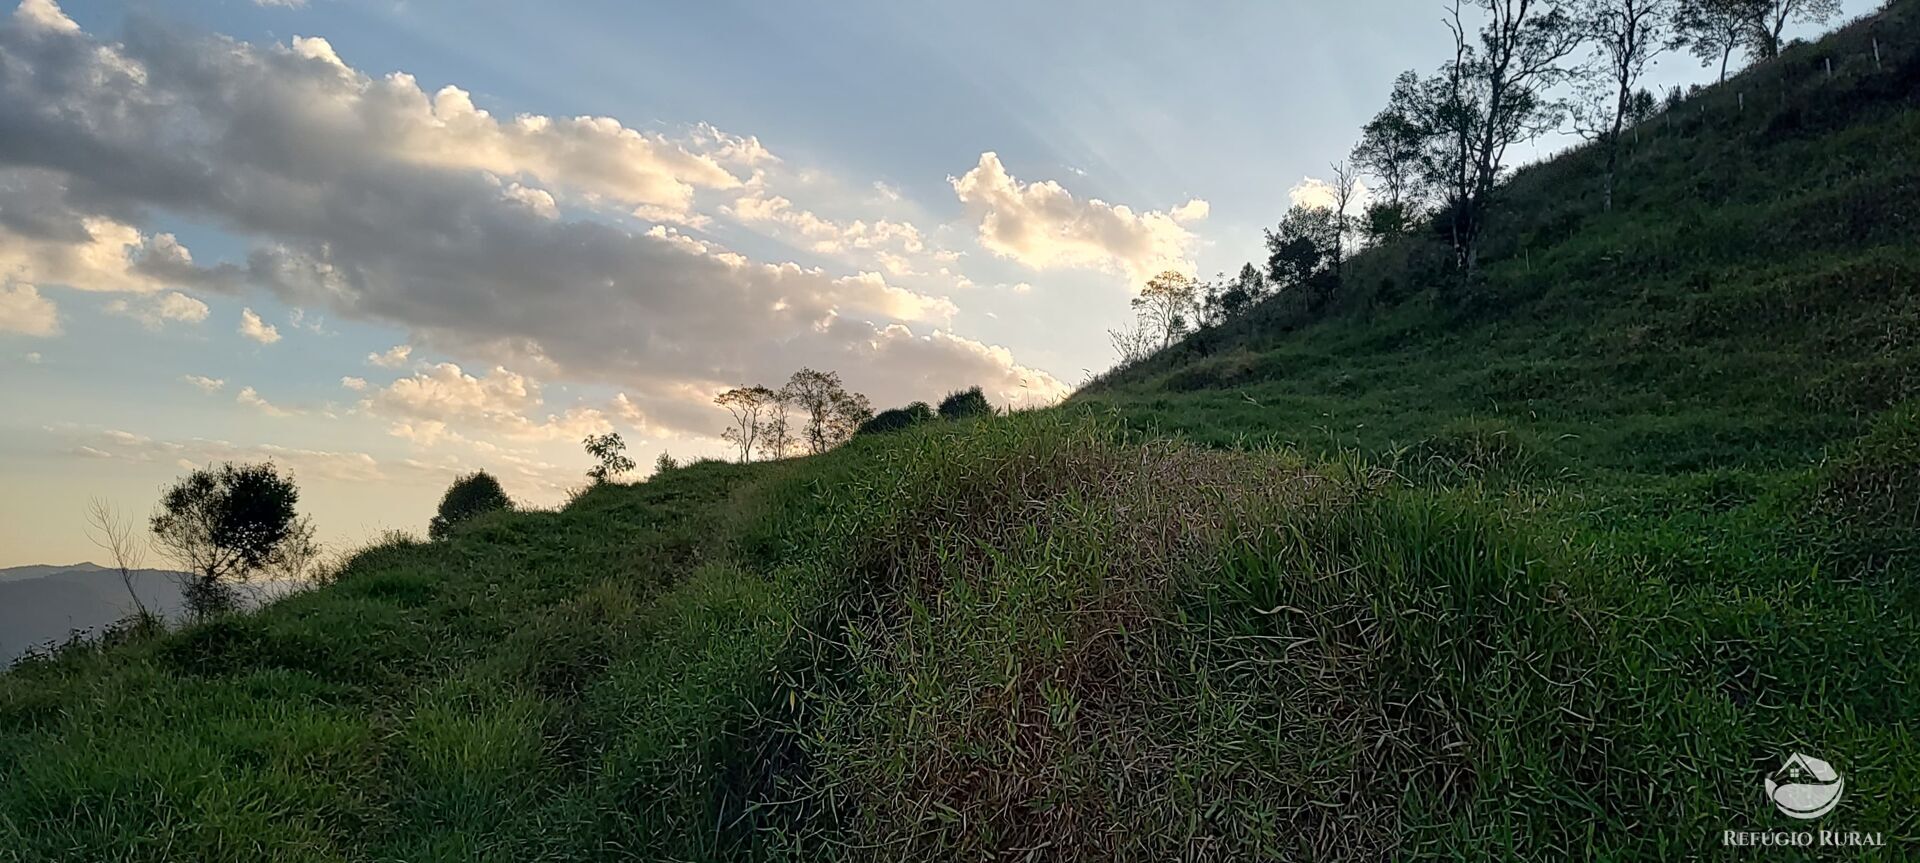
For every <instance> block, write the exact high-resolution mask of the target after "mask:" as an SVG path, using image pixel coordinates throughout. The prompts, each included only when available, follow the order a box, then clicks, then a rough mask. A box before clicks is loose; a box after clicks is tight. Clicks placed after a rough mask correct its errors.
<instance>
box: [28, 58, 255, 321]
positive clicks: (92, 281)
mask: <svg viewBox="0 0 1920 863" xmlns="http://www.w3.org/2000/svg"><path fill="white" fill-rule="evenodd" d="M5 92H6V88H5V84H4V81H3V80H0V94H4V93H5ZM75 185H76V183H75V182H74V181H72V180H70V179H69V178H65V177H62V176H61V175H60V174H58V173H56V172H53V171H48V170H44V169H42V168H38V167H26V166H11V167H9V166H5V165H4V164H0V282H6V281H14V282H28V283H33V284H39V285H64V286H66V287H70V288H74V289H77V290H82V291H99V292H130V293H151V292H156V291H161V290H165V289H166V288H168V287H169V286H172V285H176V284H181V283H189V282H191V283H203V284H206V285H209V286H218V285H219V284H220V283H221V282H222V280H223V279H229V278H231V275H232V274H231V273H227V272H223V271H220V270H217V269H216V270H206V269H203V268H200V267H197V266H195V265H194V263H193V255H192V254H191V253H190V252H189V251H188V250H187V247H186V246H183V245H181V244H180V242H179V241H178V240H177V239H175V238H174V236H173V235H172V234H168V233H164V232H163V233H155V234H146V233H143V232H141V231H140V229H139V228H137V227H135V226H134V225H132V224H129V223H128V222H127V221H125V218H124V217H123V216H120V215H112V214H107V213H102V212H97V211H94V210H93V209H91V208H89V207H81V206H78V205H76V204H75V203H74V197H75V195H74V186H75Z"/></svg>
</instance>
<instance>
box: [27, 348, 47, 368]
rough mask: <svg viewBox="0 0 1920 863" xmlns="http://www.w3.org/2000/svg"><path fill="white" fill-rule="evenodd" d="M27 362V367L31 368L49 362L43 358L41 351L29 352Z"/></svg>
mask: <svg viewBox="0 0 1920 863" xmlns="http://www.w3.org/2000/svg"><path fill="white" fill-rule="evenodd" d="M26 360H27V365H30V366H37V365H40V364H41V363H44V362H46V361H47V359H46V357H43V356H41V355H40V352H39V351H27V355H26Z"/></svg>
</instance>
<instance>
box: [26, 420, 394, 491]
mask: <svg viewBox="0 0 1920 863" xmlns="http://www.w3.org/2000/svg"><path fill="white" fill-rule="evenodd" d="M49 431H52V432H54V433H56V434H61V435H66V436H70V437H78V438H80V439H81V440H84V441H87V442H88V444H86V448H87V449H89V450H91V451H92V452H89V453H85V455H87V456H88V457H90V458H110V459H121V460H125V461H130V462H138V463H155V464H167V465H175V466H179V467H183V468H192V467H195V466H198V465H204V464H213V463H216V462H226V461H232V462H261V461H271V462H274V463H275V464H278V465H280V466H282V467H286V468H289V469H290V470H292V472H293V473H294V475H295V476H297V477H298V478H300V479H303V480H304V479H327V480H335V481H341V482H356V483H365V482H380V481H383V480H386V479H389V478H390V477H389V476H388V475H387V474H386V473H385V472H384V471H382V470H381V467H380V464H379V463H378V462H376V461H375V460H374V458H373V456H371V455H368V454H366V453H362V452H335V451H329V450H312V449H300V448H295V447H285V446H277V445H274V444H258V445H241V444H235V443H231V442H229V441H224V440H209V439H206V438H192V439H188V440H179V441H168V440H154V439H153V438H150V437H147V436H145V435H138V434H134V433H132V432H127V431H121V430H118V429H109V430H84V429H77V428H74V427H72V426H61V427H55V428H51V429H49ZM77 449H78V448H77V447H76V450H77Z"/></svg>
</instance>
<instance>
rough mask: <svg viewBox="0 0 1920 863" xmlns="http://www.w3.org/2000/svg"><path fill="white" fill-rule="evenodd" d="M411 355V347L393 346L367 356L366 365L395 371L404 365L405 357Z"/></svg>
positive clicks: (405, 362)
mask: <svg viewBox="0 0 1920 863" xmlns="http://www.w3.org/2000/svg"><path fill="white" fill-rule="evenodd" d="M412 355H413V346H412V345H394V346H393V347H390V348H388V349H386V350H384V351H377V352H375V353H371V354H367V364H368V365H372V366H379V367H380V368H383V369H397V368H399V367H401V366H404V365H406V364H407V357H410V356H412Z"/></svg>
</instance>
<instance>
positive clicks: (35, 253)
mask: <svg viewBox="0 0 1920 863" xmlns="http://www.w3.org/2000/svg"><path fill="white" fill-rule="evenodd" d="M0 3H6V4H10V3H12V0H0ZM1871 5H1872V4H1871V2H1870V0H1849V4H1848V8H1847V12H1848V14H1849V15H1857V14H1861V13H1864V12H1866V11H1869V8H1870V6H1871ZM1440 12H1441V10H1440V6H1439V4H1437V3H1420V2H1406V0H1392V2H1389V0H1349V2H1345V3H1337V4H1328V3H1307V2H1287V3H1261V4H1253V3H1220V2H1200V3H1193V4H1166V3H1152V4H1149V3H1138V4H1133V3H1112V2H1097V3H1096V2H1079V0H1067V2H1053V3H1031V2H999V0H983V2H974V3H967V4H930V3H911V2H910V3H902V2H898V0H891V2H889V0H872V2H868V0H849V2H839V3H832V4H786V3H764V2H703V3H689V4H639V3H632V2H616V0H578V2H568V3H524V2H513V0H304V2H302V0H195V2H161V0H139V2H114V0H97V2H84V3H83V2H77V0H69V2H66V3H64V4H61V3H56V2H55V0H25V2H20V3H18V4H17V7H16V8H13V9H10V10H8V9H5V8H4V7H3V6H0V15H4V16H5V18H4V20H0V566H11V565H19V564H29V563H69V562H75V561H79V560H83V559H92V558H97V557H98V556H99V554H98V550H97V549H95V548H94V547H93V546H92V545H91V544H90V543H89V541H88V539H87V536H86V533H85V531H84V526H85V519H84V513H85V511H86V508H87V505H88V502H89V500H91V499H100V500H104V501H106V502H108V503H110V504H112V505H113V506H115V507H117V508H119V509H120V510H121V511H122V512H125V513H127V514H130V515H132V516H135V517H138V518H144V517H145V516H146V515H147V514H148V513H149V512H150V511H151V510H152V507H153V504H154V501H155V500H156V499H157V498H158V496H159V490H160V488H161V487H162V486H163V485H164V484H166V483H167V482H169V481H170V480H172V479H174V478H176V477H178V476H180V475H181V474H183V473H184V472H186V471H187V470H190V469H191V468H193V467H196V466H202V465H206V464H209V463H214V462H219V461H228V460H234V461H261V460H272V461H274V462H275V463H276V464H279V465H280V466H282V467H283V468H286V469H287V470H289V471H291V472H292V473H293V474H294V476H295V477H296V479H297V480H298V482H299V484H300V488H301V490H302V501H301V504H302V509H303V510H304V511H305V512H307V513H308V514H310V515H311V516H312V518H313V520H314V523H315V525H316V527H317V528H318V529H319V533H320V537H321V538H322V540H324V541H326V542H327V543H329V544H330V545H332V546H333V547H335V548H341V549H344V548H351V547H354V546H356V545H360V544H364V543H366V542H367V541H369V540H371V539H373V538H376V537H378V536H379V535H380V534H381V533H383V532H385V531H388V530H409V531H414V532H420V531H421V530H422V528H423V526H424V524H425V522H426V520H427V518H428V517H429V516H430V515H431V514H432V510H433V507H434V504H435V502H436V501H437V499H438V497H439V495H440V493H441V492H442V491H443V490H444V489H445V487H446V486H447V484H448V483H449V482H451V481H452V479H453V478H454V477H456V476H458V475H459V474H461V473H464V472H468V471H472V470H476V469H486V470H488V471H491V472H493V473H494V474H495V475H497V476H499V477H500V478H501V481H502V483H503V485H504V486H505V487H506V489H507V491H508V493H509V494H511V495H512V496H514V497H515V498H516V499H517V500H519V501H522V502H524V503H526V504H528V505H532V506H551V505H555V504H558V503H560V502H563V501H564V500H565V499H566V496H567V494H568V493H569V491H570V490H572V489H575V488H578V487H580V486H581V485H583V484H584V483H585V481H586V480H585V476H584V471H585V470H586V468H587V467H588V466H589V465H588V461H587V459H586V457H585V456H584V455H583V454H582V453H581V450H580V440H581V438H582V437H584V436H586V435H588V434H596V433H601V432H606V431H617V432H619V433H620V434H621V435H622V436H623V437H624V438H625V439H626V441H627V442H628V444H629V448H630V454H631V455H632V456H633V457H634V458H635V459H636V460H637V461H639V462H640V463H641V464H642V465H643V467H642V469H641V473H644V472H645V471H646V470H648V467H647V466H650V465H651V464H652V462H653V459H654V457H655V456H656V455H658V454H659V453H661V452H668V453H671V454H673V455H674V456H675V457H677V458H680V459H682V460H686V459H689V458H696V457H703V456H711V457H723V456H725V455H726V454H727V453H728V447H727V445H725V444H724V443H723V442H722V441H721V440H720V439H719V432H720V431H721V430H722V429H723V428H724V427H725V425H726V415H725V413H724V412H723V411H722V410H720V409H719V408H717V407H715V406H714V405H713V404H712V399H713V397H714V395H716V394H717V393H719V392H721V391H723V390H725V389H727V388H730V387H733V386H738V385H750V384H767V385H772V386H778V385H779V384H780V383H781V382H782V381H784V380H785V379H786V377H787V376H788V375H789V374H791V373H792V372H793V371H794V370H796V369H798V368H800V367H802V366H810V367H813V368H818V369H824V370H833V371H836V372H838V373H839V374H840V375H841V376H842V378H843V379H844V380H845V382H846V383H847V385H848V386H849V387H850V388H851V389H854V390H857V391H860V392H863V393H866V394H867V395H868V396H869V397H870V398H871V399H872V400H873V403H874V404H875V406H876V408H886V407H891V406H897V405H901V404H905V403H906V402H909V401H914V400H925V401H935V400H937V399H938V398H939V397H940V396H942V395H944V394H945V393H947V392H949V391H951V390H953V389H957V388H963V387H966V386H973V385H979V386H981V387H983V388H984V389H985V391H986V393H987V395H988V397H989V399H990V400H992V401H993V402H994V403H996V404H998V405H1001V406H1007V407H1030V406H1042V405H1046V404H1051V403H1054V402H1056V401H1058V400H1059V399H1060V398H1062V397H1064V396H1065V395H1066V394H1067V393H1069V392H1070V391H1071V390H1072V388H1073V387H1074V386H1075V385H1076V384H1078V383H1079V382H1080V381H1082V380H1084V379H1086V378H1087V377H1088V376H1089V375H1090V374H1092V373H1095V372H1097V371H1100V370H1102V369H1104V368H1106V367H1108V366H1110V365H1111V364H1112V362H1113V356H1112V350H1111V348H1110V346H1109V344H1108V340H1107V336H1106V331H1107V330H1108V329H1109V328H1113V327H1118V326H1121V325H1123V324H1124V323H1125V322H1126V321H1127V320H1128V318H1129V317H1130V312H1129V309H1128V305H1127V303H1128V300H1129V298H1130V297H1131V296H1132V293H1133V291H1134V290H1135V289H1136V288H1137V286H1138V285H1139V284H1141V283H1142V282H1143V281H1144V280H1145V279H1146V278H1147V277H1148V276H1150V275H1152V274H1153V273H1155V272H1158V271H1160V270H1164V269H1178V270H1184V271H1187V272H1191V273H1197V274H1199V275H1201V276H1207V275H1210V274H1213V273H1216V272H1231V271H1235V270H1238V269H1239V267H1240V264H1241V263H1242V262H1245V261H1249V260H1259V259H1262V258H1264V253H1263V249H1262V244H1261V230H1262V228H1264V227H1266V226H1270V225H1272V224H1273V223H1274V222H1276V221H1277V220H1278V219H1279V217H1280V215H1281V214H1282V213H1284V211H1285V210H1286V208H1287V206H1288V205H1289V203H1290V202H1291V201H1293V200H1295V199H1296V198H1299V197H1301V196H1303V195H1311V194H1312V190H1313V185H1312V183H1311V182H1310V181H1311V180H1312V179H1313V178H1317V177H1322V176H1325V175H1327V174H1328V173H1329V170H1328V165H1329V163H1330V162H1332V161H1333V160H1336V159H1338V158H1340V157H1341V156H1342V155H1343V154H1344V153H1345V152H1347V150H1348V149H1349V148H1350V147H1351V145H1352V142H1353V139H1354V138H1355V136H1356V135H1357V130H1358V129H1359V127H1360V126H1361V124H1363V123H1364V122H1365V121H1366V120H1367V119H1368V118H1369V117H1371V116H1372V115H1373V114H1374V113H1375V112H1376V111H1377V110H1378V109H1379V107H1380V105H1381V104H1383V102H1384V100H1385V96H1386V94H1387V92H1388V90H1389V88H1390V85H1391V82H1392V80H1393V78H1394V76H1395V75H1397V74H1398V73H1399V72H1401V71H1403V70H1406V69H1409V68H1414V69H1419V70H1422V71H1426V70H1430V69H1431V68H1433V67H1434V66H1436V65H1437V64H1438V63H1439V62H1440V61H1441V59H1443V57H1444V55H1445V54H1446V52H1447V46H1446V41H1447V38H1448V36H1447V33H1446V31H1445V30H1444V29H1443V28H1442V27H1441V25H1440V20H1439V16H1440ZM1704 79H1705V73H1704V72H1703V71H1702V70H1700V68H1699V67H1698V65H1697V64H1696V63H1695V62H1694V61H1693V60H1692V59H1691V58H1689V57H1686V56H1684V55H1673V56H1669V57H1667V58H1665V59H1663V61H1662V62H1661V63H1660V65H1659V66H1658V67H1657V68H1656V71H1655V73H1654V75H1653V78H1652V81H1651V82H1650V83H1653V84H1655V85H1661V84H1666V83H1675V82H1684V81H1701V80H1704ZM1554 146H1557V144H1556V143H1555V142H1553V141H1548V142H1544V143H1543V144H1541V145H1540V146H1538V147H1534V148H1530V149H1529V150H1528V151H1527V152H1526V153H1524V154H1523V156H1534V157H1537V156H1538V155H1539V154H1541V153H1543V152H1546V151H1548V150H1550V149H1551V148H1552V147H1554Z"/></svg>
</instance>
